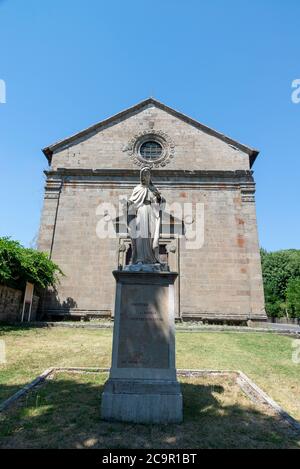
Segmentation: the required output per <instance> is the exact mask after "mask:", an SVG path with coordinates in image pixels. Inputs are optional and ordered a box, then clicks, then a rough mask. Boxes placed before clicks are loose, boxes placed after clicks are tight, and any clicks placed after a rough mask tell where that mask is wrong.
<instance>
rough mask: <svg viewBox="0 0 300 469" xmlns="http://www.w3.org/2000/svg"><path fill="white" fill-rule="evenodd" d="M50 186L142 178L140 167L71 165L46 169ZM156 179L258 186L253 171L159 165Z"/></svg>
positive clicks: (127, 183) (169, 184)
mask: <svg viewBox="0 0 300 469" xmlns="http://www.w3.org/2000/svg"><path fill="white" fill-rule="evenodd" d="M45 174H46V176H47V181H46V190H47V191H49V190H50V191H54V192H55V191H58V190H60V188H61V185H63V186H65V187H66V186H68V185H72V186H76V187H87V186H89V187H99V186H102V187H103V186H109V187H112V188H117V187H122V188H130V187H133V186H134V185H135V184H137V183H138V181H139V174H140V172H139V170H138V169H129V170H127V169H126V170H125V169H124V170H122V169H118V170H116V169H101V170H100V169H67V168H59V169H58V170H57V171H45ZM152 175H153V181H154V183H155V184H156V185H158V186H160V187H165V188H180V187H182V188H183V187H186V188H194V189H197V188H202V189H204V188H219V189H222V188H224V189H225V188H226V189H231V188H232V189H236V188H241V189H242V191H251V192H254V190H255V183H254V179H253V174H252V171H246V170H238V171H183V170H169V169H159V170H155V169H154V170H152Z"/></svg>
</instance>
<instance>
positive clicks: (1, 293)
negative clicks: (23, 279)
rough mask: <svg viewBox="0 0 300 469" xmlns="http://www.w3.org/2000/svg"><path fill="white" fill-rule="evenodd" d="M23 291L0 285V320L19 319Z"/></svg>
mask: <svg viewBox="0 0 300 469" xmlns="http://www.w3.org/2000/svg"><path fill="white" fill-rule="evenodd" d="M22 297H23V292H21V291H20V290H15V289H14V288H9V287H5V286H3V285H0V321H5V322H15V321H16V322H17V321H20V319H21V311H22V309H21V308H22Z"/></svg>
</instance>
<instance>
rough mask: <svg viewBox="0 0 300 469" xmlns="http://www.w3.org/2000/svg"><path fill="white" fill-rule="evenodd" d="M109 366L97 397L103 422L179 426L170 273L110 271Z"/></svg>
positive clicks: (180, 403)
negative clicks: (112, 281) (112, 317)
mask: <svg viewBox="0 0 300 469" xmlns="http://www.w3.org/2000/svg"><path fill="white" fill-rule="evenodd" d="M114 276H115V278H116V280H117V288H116V302H115V322H114V335H113V350H112V366H111V369H110V376H109V379H108V381H107V383H106V384H105V387H104V392H103V394H102V402H101V415H102V418H103V419H105V420H119V421H129V422H136V423H139V422H142V423H171V422H172V423H173V422H181V421H182V394H181V391H180V386H179V383H178V382H177V379H176V369H175V337H174V335H175V334H174V281H175V278H176V277H177V274H176V273H171V272H155V273H154V272H153V273H150V272H124V271H115V272H114Z"/></svg>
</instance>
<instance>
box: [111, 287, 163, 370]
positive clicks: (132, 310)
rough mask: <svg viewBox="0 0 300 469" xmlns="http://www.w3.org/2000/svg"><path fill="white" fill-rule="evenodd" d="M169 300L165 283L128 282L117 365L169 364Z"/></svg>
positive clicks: (125, 290)
mask: <svg viewBox="0 0 300 469" xmlns="http://www.w3.org/2000/svg"><path fill="white" fill-rule="evenodd" d="M141 291H142V295H141ZM168 301H169V299H168V288H167V287H163V286H155V285H143V286H142V287H141V286H140V285H127V286H126V289H124V290H123V291H122V297H121V311H120V329H119V331H120V332H119V347H118V368H168V367H169V334H170V332H169V318H168V311H169V307H168Z"/></svg>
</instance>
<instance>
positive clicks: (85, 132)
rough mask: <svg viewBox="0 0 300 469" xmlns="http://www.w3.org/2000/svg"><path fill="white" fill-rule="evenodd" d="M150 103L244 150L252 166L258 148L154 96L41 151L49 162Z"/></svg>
mask: <svg viewBox="0 0 300 469" xmlns="http://www.w3.org/2000/svg"><path fill="white" fill-rule="evenodd" d="M151 105H152V106H155V107H157V108H159V109H162V110H163V111H165V112H167V113H169V114H171V115H172V116H174V117H177V118H178V119H181V120H182V121H184V122H186V123H187V124H189V125H192V126H193V127H196V128H198V129H199V130H202V131H203V132H205V133H207V134H208V135H211V136H213V137H216V138H218V139H220V140H222V141H223V142H225V143H227V144H228V145H232V146H234V147H235V148H238V149H239V150H241V151H243V152H245V153H246V154H248V155H249V158H250V167H252V165H253V163H254V161H255V159H256V157H257V155H258V153H259V151H258V150H255V149H253V148H250V147H248V146H246V145H243V144H242V143H239V142H237V141H236V140H233V139H232V138H230V137H227V136H226V135H224V134H222V133H220V132H217V131H216V130H214V129H212V128H210V127H207V126H206V125H204V124H201V123H200V122H198V121H196V120H195V119H192V118H191V117H189V116H186V115H185V114H182V113H181V112H179V111H176V110H175V109H173V108H171V107H169V106H167V105H166V104H163V103H161V102H160V101H157V100H156V99H154V98H148V99H145V100H143V101H141V102H140V103H138V104H135V105H134V106H132V107H130V108H128V109H125V110H124V111H121V112H119V113H118V114H115V115H113V116H111V117H109V118H107V119H104V120H103V121H101V122H98V123H97V124H94V125H92V126H90V127H88V128H86V129H84V130H82V131H80V132H78V133H76V134H74V135H71V136H70V137H67V138H65V139H63V140H60V141H58V142H56V143H54V144H52V145H50V146H48V147H45V148H43V150H42V151H43V153H44V154H45V155H46V157H47V159H48V161H49V163H50V162H51V157H52V154H53V152H54V151H56V150H58V149H59V148H62V147H65V146H66V145H68V144H71V143H72V142H74V141H76V140H77V139H79V138H81V137H84V136H86V135H88V134H89V133H92V132H97V131H99V130H101V128H102V127H105V126H107V125H113V124H114V123H117V122H119V121H120V120H122V119H125V118H127V117H129V116H130V115H131V114H135V113H137V112H140V111H141V110H143V109H144V108H146V107H148V106H151Z"/></svg>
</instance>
